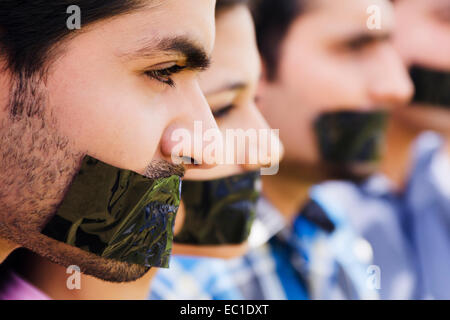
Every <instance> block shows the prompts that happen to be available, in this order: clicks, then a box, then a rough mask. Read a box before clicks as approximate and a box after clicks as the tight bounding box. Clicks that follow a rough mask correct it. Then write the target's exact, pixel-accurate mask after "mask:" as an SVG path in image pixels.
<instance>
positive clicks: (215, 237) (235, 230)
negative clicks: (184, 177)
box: [175, 172, 260, 245]
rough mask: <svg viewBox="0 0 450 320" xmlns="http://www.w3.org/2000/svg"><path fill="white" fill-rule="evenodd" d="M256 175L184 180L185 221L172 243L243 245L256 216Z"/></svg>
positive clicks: (247, 174) (257, 187) (257, 181)
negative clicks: (207, 179)
mask: <svg viewBox="0 0 450 320" xmlns="http://www.w3.org/2000/svg"><path fill="white" fill-rule="evenodd" d="M259 189H260V173H259V172H250V173H245V174H241V175H236V176H232V177H226V178H223V179H217V180H210V181H184V182H183V192H182V200H183V203H184V205H185V208H186V218H185V221H184V224H183V227H182V229H181V231H180V233H179V234H178V235H177V236H175V242H176V243H182V244H191V245H233V244H241V243H244V242H245V241H246V240H247V239H248V236H249V234H250V229H251V226H252V224H253V221H254V219H255V215H256V202H257V200H258V198H259V194H260V190H259Z"/></svg>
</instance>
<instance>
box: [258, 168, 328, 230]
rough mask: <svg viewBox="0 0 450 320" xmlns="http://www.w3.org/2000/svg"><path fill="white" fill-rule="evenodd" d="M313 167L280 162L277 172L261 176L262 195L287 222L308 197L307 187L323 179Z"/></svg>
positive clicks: (295, 214)
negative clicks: (272, 174)
mask: <svg viewBox="0 0 450 320" xmlns="http://www.w3.org/2000/svg"><path fill="white" fill-rule="evenodd" d="M318 172H319V170H317V169H315V168H304V167H302V166H299V165H295V164H285V163H281V165H280V170H279V172H278V174H276V175H274V176H263V178H262V179H263V193H264V196H265V197H266V198H267V199H268V200H269V201H270V202H271V204H272V205H274V206H275V207H276V208H277V209H278V210H279V211H280V212H281V214H282V215H283V216H284V218H285V219H286V220H287V221H288V222H292V220H293V219H294V218H295V217H296V216H297V214H298V213H299V210H300V209H301V208H302V207H303V206H304V205H305V203H306V202H307V201H308V199H309V189H310V188H311V187H312V186H313V185H314V184H316V183H318V182H320V181H322V180H323V177H322V176H321V175H320V174H319V173H318Z"/></svg>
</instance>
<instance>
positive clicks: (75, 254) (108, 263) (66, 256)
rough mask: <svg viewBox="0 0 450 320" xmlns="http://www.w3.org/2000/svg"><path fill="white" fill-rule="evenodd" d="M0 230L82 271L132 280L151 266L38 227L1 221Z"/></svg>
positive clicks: (55, 261)
mask: <svg viewBox="0 0 450 320" xmlns="http://www.w3.org/2000/svg"><path fill="white" fill-rule="evenodd" d="M0 234H2V236H4V235H6V236H5V237H6V238H7V239H8V240H9V241H10V242H14V243H18V244H20V246H22V247H24V248H26V249H28V250H30V251H32V252H34V253H36V254H38V255H39V256H41V257H43V258H45V259H48V260H49V261H51V262H53V263H56V264H58V265H61V266H63V267H65V268H67V267H69V266H77V267H79V268H80V271H81V272H82V273H83V274H86V275H90V276H93V277H95V278H98V279H101V280H104V281H110V282H116V283H120V282H131V281H136V280H138V279H140V278H142V277H143V276H144V275H145V274H146V273H147V272H148V271H149V270H150V268H149V267H146V266H142V265H137V264H131V263H128V262H122V261H117V260H113V259H107V258H103V257H100V256H98V255H95V254H93V253H90V252H87V251H84V250H82V249H80V248H77V247H74V246H71V245H68V244H66V243H63V242H60V241H57V240H54V239H52V238H49V237H47V236H45V235H43V234H42V233H40V232H38V231H30V230H28V231H25V230H19V229H15V228H13V227H11V226H8V227H6V228H4V226H2V225H0Z"/></svg>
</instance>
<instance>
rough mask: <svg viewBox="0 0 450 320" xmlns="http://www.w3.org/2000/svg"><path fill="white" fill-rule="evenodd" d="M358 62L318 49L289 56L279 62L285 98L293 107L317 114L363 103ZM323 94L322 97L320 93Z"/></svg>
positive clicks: (348, 57) (363, 92) (361, 80)
mask: <svg viewBox="0 0 450 320" xmlns="http://www.w3.org/2000/svg"><path fill="white" fill-rule="evenodd" d="M361 68H362V65H360V64H359V60H358V59H355V57H350V56H339V55H338V54H337V53H333V52H330V51H327V50H325V49H324V48H322V49H321V50H316V51H314V52H313V51H310V52H304V53H303V54H301V55H297V56H295V55H289V56H288V59H286V62H285V63H283V74H282V76H283V81H284V82H283V85H284V86H285V87H286V92H285V95H286V97H289V99H290V100H291V101H292V102H295V103H296V104H297V105H302V106H304V107H305V108H308V107H309V110H305V111H304V112H312V113H315V115H317V114H318V113H320V112H321V111H325V110H333V109H334V108H338V107H341V106H345V105H354V104H359V103H361V101H363V100H365V98H364V97H363V96H364V94H365V90H363V88H362V84H363V83H364V81H363V79H361V77H360V71H358V70H359V69H361ZM324 92H326V94H323V93H324Z"/></svg>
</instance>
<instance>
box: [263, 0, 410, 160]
mask: <svg viewBox="0 0 450 320" xmlns="http://www.w3.org/2000/svg"><path fill="white" fill-rule="evenodd" d="M308 3H309V4H310V8H309V9H308V10H307V11H306V13H304V14H302V15H301V16H300V17H298V18H297V19H296V20H295V21H294V23H293V24H292V25H291V28H290V31H289V32H288V34H287V36H286V38H285V40H284V43H283V45H282V47H281V50H280V52H281V53H280V56H279V60H278V62H279V67H278V73H277V77H276V78H275V80H274V81H267V80H266V79H265V80H264V81H263V82H262V85H261V90H260V97H261V108H262V111H263V115H264V116H265V117H266V119H268V121H269V123H270V125H271V126H272V127H273V128H280V135H281V140H282V142H283V144H284V146H285V149H286V150H285V151H286V153H285V156H286V157H285V159H286V161H289V162H296V163H302V164H304V165H315V164H316V163H317V162H318V161H319V160H320V157H319V151H318V145H317V139H316V137H315V134H314V130H313V125H314V121H315V119H316V118H317V117H318V115H319V114H321V113H323V112H329V111H338V110H339V111H341V110H353V111H370V110H376V109H384V108H390V107H391V106H395V105H398V104H402V103H404V102H406V101H407V100H408V98H409V97H410V95H411V92H412V87H411V83H410V80H409V78H408V74H407V72H406V70H405V69H404V67H403V65H402V63H401V60H400V58H399V57H398V55H397V54H396V53H395V51H394V49H393V47H392V45H391V43H390V42H389V37H390V36H391V33H392V31H393V28H394V17H393V9H392V7H391V5H390V3H389V1H386V0H376V1H370V0H343V1H334V0H319V1H309V2H308ZM371 5H377V6H379V8H380V9H381V29H380V30H377V29H375V30H369V28H368V27H367V21H368V19H369V16H370V15H369V14H367V12H366V11H367V8H368V7H369V6H371Z"/></svg>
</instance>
